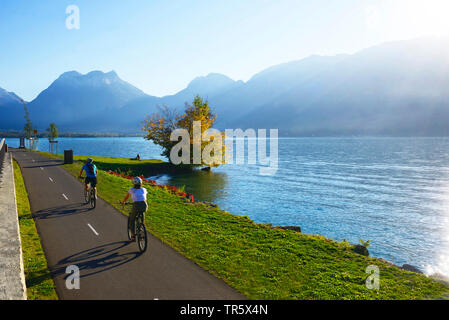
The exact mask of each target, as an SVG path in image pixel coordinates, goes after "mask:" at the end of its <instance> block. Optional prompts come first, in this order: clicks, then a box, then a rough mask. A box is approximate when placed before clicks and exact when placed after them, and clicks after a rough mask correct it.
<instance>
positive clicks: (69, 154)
mask: <svg viewBox="0 0 449 320" xmlns="http://www.w3.org/2000/svg"><path fill="white" fill-rule="evenodd" d="M72 163H73V150H64V164H72Z"/></svg>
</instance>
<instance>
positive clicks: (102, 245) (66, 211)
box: [10, 149, 245, 300]
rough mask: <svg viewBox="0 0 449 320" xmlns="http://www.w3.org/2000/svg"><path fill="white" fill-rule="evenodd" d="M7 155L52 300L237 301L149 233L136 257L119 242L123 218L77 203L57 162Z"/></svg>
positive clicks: (74, 185) (123, 239)
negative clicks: (14, 164)
mask: <svg viewBox="0 0 449 320" xmlns="http://www.w3.org/2000/svg"><path fill="white" fill-rule="evenodd" d="M10 150H11V152H12V153H13V156H14V158H15V159H16V160H17V161H18V163H19V165H20V167H21V169H22V173H23V177H24V180H25V185H26V188H27V191H28V195H29V199H30V205H31V210H32V212H33V215H34V217H35V221H36V226H37V229H38V232H39V235H40V237H41V242H42V246H43V249H44V251H45V255H46V257H47V262H48V265H49V268H50V270H51V272H52V276H53V279H54V282H55V285H56V291H57V293H58V296H59V297H60V299H69V300H78V299H85V300H91V299H147V300H148V299H151V300H153V299H159V300H172V299H176V300H184V299H189V300H190V299H193V300H203V299H218V300H221V299H224V300H240V299H245V297H244V296H242V295H241V294H240V293H238V292H237V291H236V290H234V289H233V288H231V287H230V286H228V285H227V284H226V283H225V282H224V281H222V280H221V279H218V278H216V277H214V276H213V275H211V274H210V273H208V272H207V271H205V270H203V269H202V268H200V267H199V266H198V265H196V264H195V263H193V262H192V261H190V260H188V259H187V258H185V257H184V256H182V255H181V254H179V253H178V252H176V251H175V250H174V249H172V248H171V247H170V246H168V245H166V244H164V243H163V242H162V241H161V240H159V239H158V238H156V237H154V236H153V235H151V234H149V239H148V244H149V245H148V249H147V251H146V252H145V253H143V254H140V253H139V250H138V248H137V244H136V243H129V242H128V241H127V239H128V238H127V232H126V223H127V218H126V217H125V216H124V215H123V214H122V213H120V212H119V211H117V210H116V209H115V208H113V207H112V206H111V205H109V204H108V203H106V202H105V201H103V200H102V199H100V198H99V199H98V201H97V207H96V208H95V209H90V207H89V206H88V205H85V204H84V195H83V188H82V184H81V182H80V181H78V180H77V179H75V178H74V177H73V176H72V175H71V174H69V173H68V172H67V171H66V170H64V169H63V168H62V166H61V165H62V162H61V161H59V160H52V159H49V158H47V157H44V156H42V155H40V154H38V153H35V152H29V151H24V150H17V149H16V150H14V149H10ZM99 183H101V181H99ZM122 198H123V195H122V194H119V195H117V201H119V200H120V199H122ZM149 200H150V201H149V205H151V199H149ZM73 265H74V266H76V267H77V268H78V269H79V271H80V281H79V285H80V286H79V289H73V288H72V287H73V285H74V284H76V282H74V281H73V273H72V272H70V268H69V270H67V267H69V266H73ZM67 283H68V284H69V286H67Z"/></svg>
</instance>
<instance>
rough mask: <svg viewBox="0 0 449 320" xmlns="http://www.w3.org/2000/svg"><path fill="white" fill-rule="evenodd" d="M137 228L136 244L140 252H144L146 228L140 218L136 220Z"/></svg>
mask: <svg viewBox="0 0 449 320" xmlns="http://www.w3.org/2000/svg"><path fill="white" fill-rule="evenodd" d="M136 224H137V225H136V230H137V245H138V246H139V250H140V252H145V250H147V246H148V238H147V230H146V229H145V225H144V224H143V221H142V219H141V218H139V219H138V220H137V221H136Z"/></svg>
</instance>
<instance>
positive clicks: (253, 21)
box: [0, 0, 449, 100]
mask: <svg viewBox="0 0 449 320" xmlns="http://www.w3.org/2000/svg"><path fill="white" fill-rule="evenodd" d="M73 4H74V5H77V6H78V7H79V9H80V29H79V30H68V29H67V28H66V18H67V14H66V8H67V6H68V5H73ZM447 9H449V1H446V0H429V1H420V0H395V1H391V0H275V1H269V0H257V1H256V0H254V1H253V0H239V1H235V0H226V1H218V0H207V1H206V0H188V1H180V0H170V1H159V0H129V1H119V0H71V1H66V0H58V1H54V0H40V1H30V0H2V1H1V2H0V87H2V88H5V89H7V90H9V91H14V92H16V93H17V94H18V95H20V96H22V97H23V98H24V99H26V100H32V99H33V98H35V97H36V95H37V94H38V93H39V92H41V91H42V90H44V89H45V88H47V87H48V86H49V85H50V84H51V82H52V81H54V80H55V79H56V78H57V77H58V76H59V75H60V74H61V73H63V72H65V71H69V70H77V71H79V72H81V73H87V72H89V71H92V70H102V71H105V72H106V71H110V70H115V71H116V72H117V73H118V74H119V76H120V77H121V78H122V79H124V80H126V81H128V82H130V83H132V84H133V85H135V86H137V87H138V88H140V89H142V90H143V91H145V92H146V93H148V94H151V95H156V96H162V95H167V94H172V93H175V92H177V91H179V90H181V89H183V88H184V87H185V86H186V85H187V84H188V83H189V82H190V81H191V80H192V79H193V78H194V77H197V76H200V75H206V74H208V73H210V72H219V73H223V74H226V75H228V76H230V77H231V78H233V79H235V80H244V81H247V80H248V79H249V78H250V77H251V76H253V75H254V74H255V73H257V72H259V71H261V70H263V69H264V68H267V67H269V66H272V65H275V64H279V63H283V62H288V61H292V60H297V59H301V58H304V57H306V56H309V55H311V54H322V55H334V54H338V53H353V52H356V51H358V50H360V49H363V48H365V47H369V46H372V45H376V44H379V43H382V42H385V41H392V40H402V39H410V38H414V37H418V36H422V35H427V34H432V35H434V34H442V33H445V32H446V30H448V29H449V23H447V22H446V20H447V19H446V13H447V12H448V10H447Z"/></svg>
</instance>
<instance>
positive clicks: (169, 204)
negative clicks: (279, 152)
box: [43, 153, 449, 300]
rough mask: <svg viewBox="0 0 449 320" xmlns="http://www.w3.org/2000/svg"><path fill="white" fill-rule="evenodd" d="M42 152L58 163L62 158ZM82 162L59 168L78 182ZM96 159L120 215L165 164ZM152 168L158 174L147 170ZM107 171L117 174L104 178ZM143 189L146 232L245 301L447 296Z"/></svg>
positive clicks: (422, 282)
mask: <svg viewBox="0 0 449 320" xmlns="http://www.w3.org/2000/svg"><path fill="white" fill-rule="evenodd" d="M43 154H44V155H47V156H49V157H53V158H57V159H62V156H60V155H51V154H48V153H43ZM86 158H87V156H77V157H75V160H77V161H75V162H74V163H73V164H65V165H63V167H64V168H65V169H66V170H67V171H68V172H70V173H71V174H72V175H74V176H77V175H78V174H79V171H80V167H81V166H82V164H83V160H85V159H86ZM93 158H94V161H95V163H96V165H97V167H98V168H99V169H100V170H99V171H98V176H99V177H98V181H99V184H98V187H97V188H98V195H99V196H100V197H101V198H103V199H104V200H105V201H107V202H109V203H110V204H111V205H112V206H114V207H115V208H116V209H117V210H119V211H121V212H122V213H123V214H125V215H128V214H129V210H130V208H128V207H125V208H123V207H122V206H121V205H120V204H119V202H118V200H120V198H121V197H122V195H123V194H124V193H126V192H127V191H128V189H129V188H130V187H131V182H130V180H129V179H128V177H127V176H129V177H131V176H132V175H134V176H138V175H141V174H142V173H148V171H147V170H148V169H150V170H151V171H152V172H154V171H160V169H161V167H163V166H165V168H168V166H169V165H168V164H164V165H162V166H161V161H159V160H145V161H142V162H139V163H136V161H131V160H128V159H121V158H109V157H108V158H106V157H93ZM152 165H154V166H155V167H156V168H153V169H151V168H150V167H151V166H152ZM130 168H132V172H133V173H132V174H130V173H129V174H127V175H125V177H123V176H121V174H117V172H118V171H117V170H120V171H121V172H126V171H127V170H128V172H129V170H130ZM108 170H114V171H115V174H111V172H109V173H107V172H106V171H108ZM139 171H140V173H139ZM161 173H162V172H161ZM144 187H146V188H147V190H148V199H149V209H148V211H147V213H146V221H147V228H148V231H149V232H151V233H152V234H154V235H155V236H157V237H158V238H160V239H161V240H162V241H164V242H165V243H167V244H168V245H170V246H171V247H173V248H174V249H175V250H177V251H178V252H180V253H181V254H183V255H184V256H186V257H187V258H189V259H190V260H192V261H194V262H195V263H196V264H198V265H199V266H201V267H202V268H203V269H205V270H207V271H209V272H210V273H211V274H213V275H215V276H217V277H218V278H221V279H223V280H224V281H225V282H226V283H228V284H229V285H231V286H232V287H234V288H235V289H237V290H238V291H240V292H241V293H242V294H244V295H245V296H246V297H248V298H249V299H268V300H271V299H371V300H372V299H388V300H389V299H448V298H449V287H448V286H447V285H446V284H444V283H442V282H439V281H436V280H435V279H433V278H431V277H427V276H425V275H422V274H419V273H415V272H410V271H407V270H404V269H401V268H399V267H397V266H395V265H393V264H390V263H388V262H387V261H385V260H382V259H377V258H373V257H369V256H365V255H362V254H358V253H356V252H354V246H353V245H351V244H349V243H348V242H346V241H343V242H338V241H334V240H332V239H328V238H325V237H323V236H319V235H306V234H302V233H300V232H298V231H299V230H300V229H299V230H298V229H296V230H295V229H293V230H291V229H292V228H285V227H284V228H281V227H272V226H271V225H261V224H257V223H255V222H254V221H252V220H251V219H250V218H249V217H247V216H239V215H234V214H231V213H229V212H226V211H224V210H221V209H219V208H218V207H217V206H213V205H209V204H205V203H202V202H192V201H189V200H188V199H187V198H185V197H182V196H180V195H179V194H178V193H176V192H174V191H173V190H170V189H169V188H166V187H156V185H155V184H154V183H153V182H151V181H148V180H147V182H144ZM150 250H151V245H150ZM370 266H371V267H372V266H375V267H377V268H378V269H379V284H380V287H379V289H369V288H368V287H369V286H368V287H367V285H366V283H367V279H368V277H369V276H370V274H368V273H367V268H368V267H370ZM368 280H369V279H368ZM371 287H372V286H371Z"/></svg>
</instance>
